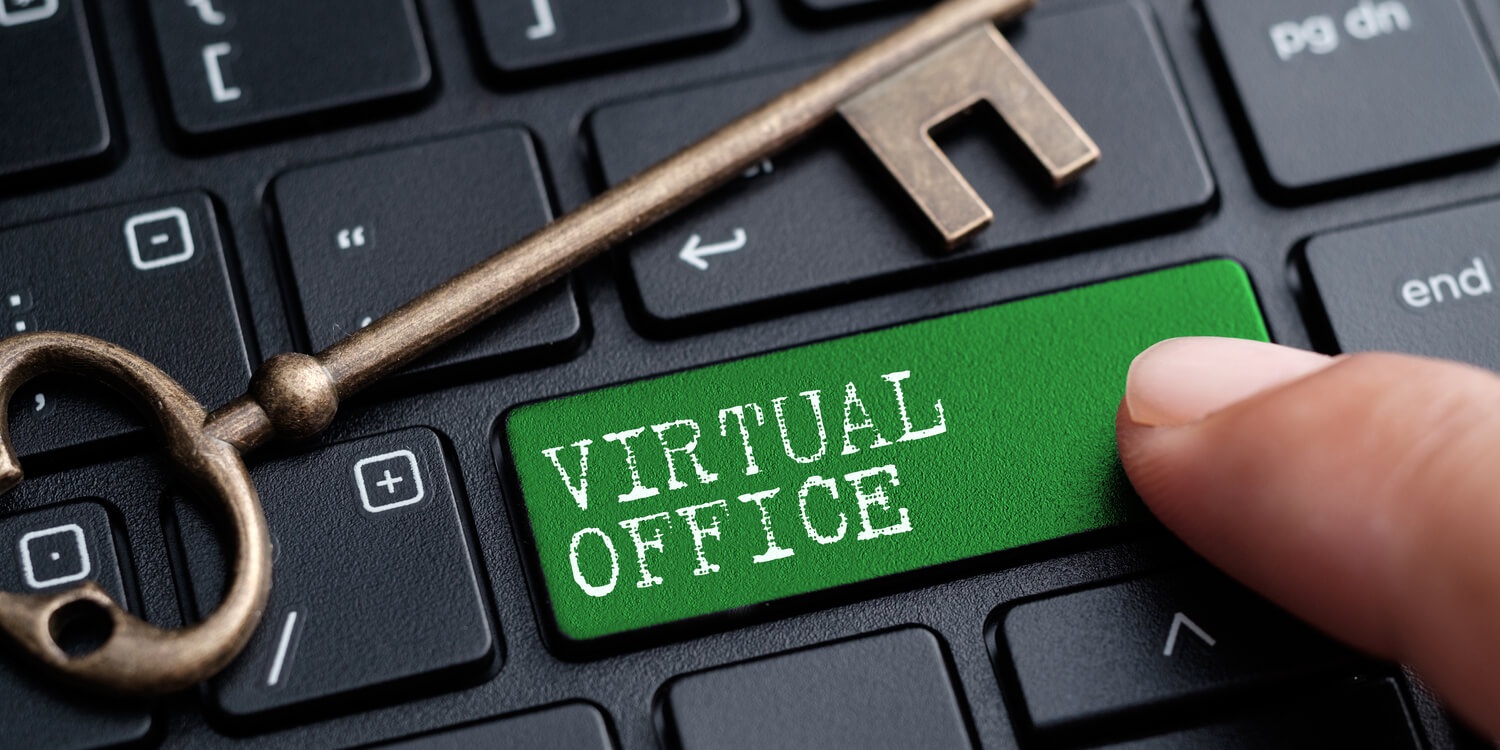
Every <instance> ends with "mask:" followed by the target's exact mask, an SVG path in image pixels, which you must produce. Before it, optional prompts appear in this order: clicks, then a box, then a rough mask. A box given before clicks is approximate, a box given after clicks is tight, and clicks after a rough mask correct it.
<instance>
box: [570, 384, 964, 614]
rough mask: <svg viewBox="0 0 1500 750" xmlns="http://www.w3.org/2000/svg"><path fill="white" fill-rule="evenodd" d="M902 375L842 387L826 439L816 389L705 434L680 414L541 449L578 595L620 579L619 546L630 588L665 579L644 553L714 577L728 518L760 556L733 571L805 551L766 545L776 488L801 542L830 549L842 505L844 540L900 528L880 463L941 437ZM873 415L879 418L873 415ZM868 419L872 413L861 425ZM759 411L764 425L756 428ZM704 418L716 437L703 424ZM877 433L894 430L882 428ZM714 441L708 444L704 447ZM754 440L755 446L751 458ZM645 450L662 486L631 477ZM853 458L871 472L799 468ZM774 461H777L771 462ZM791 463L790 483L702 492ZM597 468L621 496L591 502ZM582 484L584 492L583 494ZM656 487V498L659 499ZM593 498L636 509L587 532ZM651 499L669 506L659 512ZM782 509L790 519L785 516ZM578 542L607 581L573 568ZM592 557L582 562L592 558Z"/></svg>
mask: <svg viewBox="0 0 1500 750" xmlns="http://www.w3.org/2000/svg"><path fill="white" fill-rule="evenodd" d="M911 378H912V373H911V372H910V371H901V372H892V373H887V374H885V375H881V376H880V378H879V380H878V381H877V380H874V379H872V380H871V382H870V383H867V384H864V386H865V388H866V394H868V396H866V395H862V393H861V391H860V388H859V387H857V386H856V384H855V383H853V382H850V383H847V384H845V386H844V392H843V394H841V395H842V398H843V406H842V408H841V409H839V410H838V411H835V410H834V409H827V411H828V412H829V414H828V416H830V417H832V416H833V414H836V413H838V412H842V417H843V419H842V426H843V429H842V430H841V431H837V432H835V433H834V434H832V435H830V434H829V432H830V431H829V429H828V425H829V423H828V422H827V421H825V415H824V412H825V405H828V406H831V405H832V403H837V401H836V399H837V398H838V395H837V394H836V395H835V396H834V397H833V399H825V394H824V393H823V392H822V391H818V390H810V391H804V392H802V393H799V394H797V396H796V397H791V396H781V397H777V398H774V399H772V400H771V402H770V404H769V408H767V407H766V406H764V405H762V404H759V403H750V404H736V405H733V406H727V407H724V408H721V409H719V410H718V413H717V415H716V418H714V420H713V421H712V422H709V425H710V428H711V429H710V431H707V432H705V430H704V429H703V427H702V424H701V423H700V422H699V421H698V420H696V419H691V418H683V419H675V420H671V421H666V422H661V423H659V424H653V425H650V426H649V427H648V426H640V427H634V428H631V429H625V430H618V431H615V432H610V433H607V434H604V435H602V436H601V437H600V441H602V443H596V442H595V440H594V439H592V438H583V439H581V440H578V441H576V442H574V443H572V444H570V445H559V446H555V447H551V448H547V449H545V450H543V451H542V453H543V455H545V456H546V457H547V458H548V459H549V460H550V461H551V463H552V466H553V467H554V468H556V469H557V477H558V479H559V481H560V482H561V488H562V489H565V490H566V492H567V495H568V496H569V497H571V498H572V500H573V502H574V503H575V504H576V506H577V509H578V512H579V515H578V519H579V525H580V528H579V529H578V531H577V532H576V533H574V534H573V536H572V541H571V543H570V546H569V551H568V557H569V561H570V562H571V564H572V572H573V581H574V582H575V583H576V584H577V585H578V587H579V588H580V589H582V591H583V592H584V593H586V594H588V595H589V596H593V597H603V596H608V595H609V594H610V593H611V592H613V591H614V590H615V588H616V586H617V584H618V583H619V580H620V566H621V563H620V555H619V554H618V552H617V549H618V548H619V547H624V548H625V549H627V550H633V551H634V557H635V562H636V563H637V566H638V567H639V570H640V577H639V579H638V580H636V582H635V585H636V587H637V588H649V587H652V586H659V585H662V584H664V583H667V581H666V580H664V578H663V576H662V575H660V574H658V573H656V572H653V557H654V556H664V555H671V554H674V553H677V554H687V550H688V549H689V548H691V550H692V553H691V554H693V555H695V556H696V561H697V565H696V567H695V568H693V571H692V573H693V575H694V576H708V575H713V574H715V573H718V572H719V571H721V570H722V569H723V567H722V566H723V565H729V564H735V561H733V560H725V559H721V557H720V556H719V555H716V554H715V550H713V549H712V545H711V544H710V543H708V541H707V540H709V539H714V540H720V539H722V538H723V534H724V533H725V532H724V526H725V525H727V524H730V523H747V524H756V525H758V526H759V527H760V530H761V532H762V533H763V536H764V541H765V547H764V551H762V552H759V553H758V554H754V555H753V556H749V559H748V560H744V561H740V563H741V564H745V565H760V564H765V563H770V562H773V561H776V560H782V559H785V558H789V557H792V556H794V555H796V554H797V550H798V549H803V548H805V545H804V544H802V543H800V542H798V541H795V540H787V539H781V540H778V539H777V538H776V536H775V534H774V532H773V531H772V529H773V525H774V526H776V527H778V528H779V527H781V524H773V513H774V512H777V509H779V508H788V506H787V504H785V503H783V502H778V501H776V498H777V497H778V495H780V494H781V493H782V491H783V489H789V490H790V491H791V492H795V493H796V499H797V500H796V507H797V512H798V513H799V514H800V515H801V527H802V529H803V531H805V532H806V535H807V539H808V540H810V541H811V542H813V543H815V544H816V545H831V544H836V543H839V542H842V541H844V540H845V539H846V537H847V536H848V534H849V531H850V513H846V512H844V510H838V511H836V512H835V511H834V510H829V509H828V508H839V507H843V508H845V509H847V510H850V511H852V514H853V515H854V516H856V517H857V520H856V523H857V525H858V530H857V531H856V533H855V534H854V536H853V539H854V541H855V542H856V543H857V542H868V541H871V540H874V539H878V538H880V537H883V536H891V535H896V534H903V533H906V532H908V531H911V530H912V528H913V526H912V523H913V521H912V516H911V513H910V511H909V510H908V509H907V508H906V507H902V506H900V505H899V504H897V503H896V502H895V501H894V499H893V497H892V495H893V490H894V488H896V487H899V486H900V484H901V481H900V476H899V473H898V471H897V468H896V465H895V463H892V459H893V458H894V456H895V455H896V454H897V452H898V451H899V449H898V448H896V446H899V445H901V444H903V443H911V442H913V441H919V440H927V439H930V438H935V437H938V436H940V435H943V434H944V433H946V432H947V431H948V424H947V417H946V415H945V414H944V412H943V403H942V401H941V400H940V399H938V400H934V401H933V402H932V405H931V406H930V407H929V408H926V409H910V410H909V409H908V396H907V390H908V386H906V385H903V384H905V383H907V381H908V380H910V379H911ZM830 401H831V402H832V403H830ZM867 404H868V405H867ZM882 411H886V412H887V413H884V414H882V413H881V412H882ZM913 412H916V413H917V414H919V415H924V416H925V415H926V414H931V415H933V416H932V417H931V418H929V419H926V420H924V422H925V426H922V427H918V426H917V425H915V424H913ZM872 414H873V415H874V417H879V418H878V419H876V418H873V417H872ZM767 416H770V417H771V419H772V420H773V421H774V423H775V424H774V425H772V424H770V423H768V421H767V419H766V418H767ZM705 421H706V420H705ZM715 423H716V426H717V430H713V429H712V427H713V426H715ZM877 423H879V424H886V425H891V426H894V425H898V424H899V425H900V433H899V434H896V435H892V434H887V433H882V431H881V430H880V428H878V427H877ZM833 424H835V425H836V424H838V423H833ZM648 430H649V432H650V435H648V434H647V431H648ZM887 431H888V432H890V433H893V432H894V430H891V429H890V428H889V427H888V428H887ZM775 437H779V439H780V440H779V442H780V448H781V450H780V451H779V452H768V451H765V450H764V449H763V446H764V445H765V444H766V442H767V441H772V440H773V438H775ZM892 437H894V439H891V438H892ZM714 442H717V443H719V445H712V443H714ZM757 445H760V446H762V449H761V450H759V451H758V450H757ZM605 446H608V449H607V450H608V453H609V455H607V457H606V460H607V461H608V463H603V464H601V462H600V461H599V457H600V455H601V454H602V453H604V451H602V450H600V449H601V448H604V447H605ZM645 451H653V452H656V451H659V452H660V454H661V456H662V458H663V460H664V461H665V464H666V480H667V481H666V485H665V488H663V487H658V486H650V485H648V484H646V483H644V482H643V481H642V479H641V470H640V464H641V456H642V455H643V452H645ZM861 451H867V452H868V453H869V456H870V463H871V464H873V465H872V466H870V467H868V468H865V469H861V470H858V471H849V472H840V474H841V476H839V475H835V476H830V477H826V478H825V477H823V476H821V475H819V474H817V473H809V472H812V471H815V470H816V469H817V467H818V465H819V464H822V463H825V462H828V461H830V460H832V456H833V455H834V454H837V455H838V456H839V457H844V456H852V455H855V454H859V453H860V452H861ZM731 455H732V456H733V457H734V460H733V463H732V465H710V464H711V461H705V460H704V459H705V458H710V459H713V458H718V459H719V460H720V461H723V460H724V457H726V456H731ZM653 458H654V457H653ZM788 462H789V463H788ZM778 463H779V464H781V465H780V466H775V465H773V464H778ZM798 466H800V467H803V470H802V471H801V472H798V474H807V476H806V477H805V479H802V480H801V482H800V484H798V486H796V487H795V488H787V487H781V486H770V487H764V488H761V489H759V490H756V491H752V492H743V493H738V494H737V496H736V497H735V498H734V500H735V502H731V501H730V499H729V498H722V497H718V498H716V497H713V495H714V494H715V493H714V489H713V488H712V487H711V486H712V485H713V484H715V483H716V482H718V481H719V480H720V477H721V475H722V473H724V472H735V473H739V474H742V475H743V476H744V477H754V476H757V475H760V474H761V473H762V472H763V471H765V472H766V473H767V474H770V475H778V476H784V475H785V472H786V471H787V470H791V469H793V468H794V467H798ZM602 472H619V474H618V479H617V481H615V482H609V484H618V485H619V486H621V487H623V486H624V485H625V484H626V482H625V481H624V477H625V476H626V475H628V476H629V482H628V484H629V490H628V491H626V492H622V493H618V494H615V493H610V494H609V496H601V495H602V494H603V493H601V492H599V491H598V489H597V488H598V486H599V485H600V484H601V483H602V482H600V481H599V479H600V475H601V473H602ZM591 480H593V481H592V484H593V486H594V487H595V488H596V489H594V490H593V491H592V492H591V489H590V486H591ZM694 486H697V487H699V488H700V490H699V491H698V492H696V493H685V497H684V499H681V500H677V501H676V502H671V503H664V502H663V500H665V499H667V498H671V497H673V494H672V493H676V492H678V491H680V490H686V489H690V488H692V487H694ZM841 486H842V487H843V489H841ZM663 489H665V492H666V493H667V494H665V495H663ZM705 495H706V496H705ZM846 498H852V503H851V504H849V505H840V504H839V503H841V502H842V501H844V500H845V499H846ZM599 503H632V504H639V505H640V508H641V513H640V515H638V516H635V517H632V518H628V519H625V520H621V521H619V522H618V523H617V524H612V525H617V527H618V528H609V525H592V526H591V525H588V524H589V518H590V514H589V510H590V508H597V506H598V504H599ZM663 504H669V505H671V506H674V507H671V508H668V509H663V508H662V505H663ZM820 506H821V507H820ZM736 509H739V510H738V511H736ZM647 511H654V512H647ZM786 512H790V511H789V509H788V511H786ZM674 514H675V516H676V518H677V521H676V522H674V520H673V515H674ZM619 537H623V539H622V540H621V541H622V542H623V543H622V544H619V545H617V544H616V539H617V538H619ZM589 545H596V554H597V551H600V550H602V552H603V553H604V555H607V559H608V560H609V564H608V568H609V573H608V575H603V571H602V570H599V569H598V568H599V567H600V566H593V565H582V564H580V555H581V554H587V547H588V546H589ZM814 549H816V548H814ZM604 555H598V556H594V555H591V557H593V558H594V559H601V560H602V559H604Z"/></svg>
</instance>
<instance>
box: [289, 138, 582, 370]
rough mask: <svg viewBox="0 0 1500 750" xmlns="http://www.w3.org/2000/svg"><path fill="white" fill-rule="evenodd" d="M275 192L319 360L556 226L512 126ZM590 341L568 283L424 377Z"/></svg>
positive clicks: (363, 160) (374, 158) (349, 166)
mask: <svg viewBox="0 0 1500 750" xmlns="http://www.w3.org/2000/svg"><path fill="white" fill-rule="evenodd" d="M274 193H275V197H276V207H277V211H278V212H279V214H280V217H281V225H282V231H283V234H284V236H285V239H286V246H287V250H288V253H289V255H290V259H291V269H292V273H293V276H294V277H295V280H296V287H297V296H298V299H299V300H300V301H301V309H302V317H303V320H304V322H305V323H306V326H307V338H308V342H309V344H310V345H311V349H312V350H313V351H317V350H320V349H322V348H324V347H326V346H328V345H329V344H332V343H333V342H335V341H337V340H339V339H340V338H343V337H344V336H345V335H347V334H349V333H350V332H352V331H354V330H357V329H359V328H360V327H361V326H363V325H365V324H367V323H368V322H369V321H370V320H371V319H373V318H376V317H379V316H381V315H384V314H385V313H387V312H390V311H391V310H394V309H396V308H397V307H399V306H401V305H402V304H405V303H406V302H408V301H409V300H411V299H412V298H413V297H416V296H417V295H418V294H421V293H422V292H425V291H427V290H428V289H430V288H432V287H434V286H437V285H438V284H439V283H442V282H443V281H445V280H447V279H448V278H449V277H451V276H453V275H454V274H456V273H458V272H459V271H462V270H464V269H465V268H468V267H469V266H470V265H473V264H474V263H476V262H478V261H480V260H483V259H484V258H487V257H489V256H491V255H493V254H495V253H496V252H498V251H499V250H500V249H501V248H503V247H505V246H506V245H509V244H510V243H512V242H515V241H516V240H519V239H521V238H522V237H525V236H526V235H528V234H530V233H531V232H532V231H533V230H535V229H538V228H539V227H541V226H542V225H543V224H546V223H547V221H548V220H550V219H551V218H552V217H551V212H550V209H549V208H548V205H547V197H546V191H545V189H544V188H543V185H542V178H541V174H540V172H539V170H538V166H537V160H536V154H535V152H534V151H533V149H532V145H531V138H530V136H528V135H527V134H526V133H525V131H523V130H520V129H514V128H510V129H504V130H496V131H493V132H488V133H481V134H478V135H469V136H463V137H460V138H452V139H449V140H442V141H435V142H432V143H425V144H421V145H417V146H410V147H407V148H403V149H399V150H395V151H386V152H383V153H377V154H371V155H368V156H361V157H357V158H353V159H348V160H345V161H340V162H334V163H332V164H325V165H321V166H315V167H306V168H302V169H296V170H293V171H291V172H288V173H286V174H284V175H282V176H281V177H279V178H277V179H276V182H275V186H274ZM581 332H582V325H581V323H580V318H579V315H578V307H577V303H576V301H575V299H574V296H573V291H572V287H571V285H570V283H569V282H568V281H566V280H565V281H562V282H559V283H557V284H554V285H552V286H551V287H549V288H547V289H546V290H545V291H543V292H541V293H539V294H536V295H533V296H532V297H530V298H528V299H527V300H525V301H523V302H522V303H520V304H519V305H518V306H517V307H516V308H514V309H512V310H509V311H507V312H506V313H505V314H503V315H501V316H499V317H498V318H496V319H494V320H491V321H489V322H486V323H484V324H482V325H480V326H479V327H478V328H477V329H475V330H473V331H470V332H469V333H467V334H465V335H464V336H463V337H462V338H460V339H458V340H457V341H455V342H453V343H452V344H450V345H449V346H447V347H445V348H444V349H442V350H441V351H439V352H435V353H433V355H431V356H429V357H428V358H426V359H424V360H423V361H422V363H420V364H418V365H417V367H419V368H423V369H432V368H435V367H439V366H443V365H450V364H453V363H457V362H469V361H474V360H478V359H483V358H487V357H495V356H498V355H501V354H506V355H511V356H507V358H506V359H505V364H506V366H507V367H514V366H517V365H520V364H524V363H525V362H526V361H528V360H530V361H533V362H534V361H539V360H543V359H547V358H556V356H557V355H561V354H566V353H568V352H571V351H572V350H573V349H574V348H575V346H576V344H577V342H578V339H579V336H580V334H581Z"/></svg>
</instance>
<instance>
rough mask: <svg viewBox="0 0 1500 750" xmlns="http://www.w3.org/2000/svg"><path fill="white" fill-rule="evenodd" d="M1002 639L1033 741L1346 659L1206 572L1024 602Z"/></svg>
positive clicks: (1010, 617) (1009, 616) (1278, 613)
mask: <svg viewBox="0 0 1500 750" xmlns="http://www.w3.org/2000/svg"><path fill="white" fill-rule="evenodd" d="M997 638H999V639H1001V641H1002V646H1003V648H1004V650H1005V651H1008V652H1009V653H1010V658H1011V661H1012V663H1013V664H1014V666H1015V674H1016V677H1017V679H1018V682H1019V684H1020V688H1021V696H1022V699H1023V702H1024V705H1025V707H1026V710H1027V712H1028V714H1029V715H1030V718H1031V721H1032V724H1033V725H1034V726H1035V727H1036V728H1037V729H1039V730H1048V729H1052V728H1054V727H1057V726H1059V725H1062V724H1065V723H1068V722H1074V721H1081V720H1087V719H1100V718H1105V717H1112V716H1116V715H1119V714H1122V713H1124V712H1127V711H1131V710H1136V709H1153V710H1162V709H1164V708H1167V707H1168V706H1167V704H1169V703H1170V702H1172V701H1175V700H1180V699H1184V698H1189V697H1197V698H1201V697H1203V696H1205V695H1208V694H1213V693H1217V694H1221V695H1222V694H1229V693H1231V692H1233V691H1239V690H1245V689H1249V688H1253V687H1257V686H1260V685H1265V684H1271V683H1273V682H1274V681H1276V680H1278V679H1282V678H1285V677H1287V676H1290V675H1301V674H1306V673H1308V672H1311V671H1317V670H1320V669H1326V668H1328V667H1329V666H1330V665H1331V664H1336V663H1340V662H1343V661H1345V660H1347V659H1349V658H1350V657H1349V656H1348V654H1347V652H1345V651H1344V650H1343V649H1341V648H1339V647H1337V646H1335V645H1333V644H1332V643H1331V642H1329V641H1328V640H1326V639H1325V638H1323V637H1322V636H1321V635H1319V634H1317V633H1315V632H1314V631H1313V630H1311V629H1310V628H1308V627H1307V626H1305V625H1303V624H1302V623H1300V622H1298V621H1296V620H1294V619H1292V617H1291V616H1289V615H1287V614H1285V613H1283V612H1281V611H1280V610H1278V609H1276V608H1274V607H1272V606H1271V605H1270V604H1267V603H1266V602H1265V601H1264V600H1262V599H1260V598H1258V597H1256V596H1254V595H1253V594H1251V593H1249V592H1248V591H1246V590H1245V589H1243V588H1241V587H1240V586H1239V585H1237V584H1235V583H1233V582H1231V581H1229V580H1228V579H1226V578H1224V577H1223V576H1221V575H1219V574H1217V573H1212V572H1209V571H1206V570H1189V571H1180V572H1172V573H1165V574H1158V575H1154V576H1149V577H1146V578H1138V579H1134V580H1130V581H1126V582H1124V583H1116V584H1111V585H1107V586H1100V587H1097V588H1090V589H1084V590H1082V591H1076V592H1073V593H1068V594H1062V595H1058V596H1052V597H1048V598H1045V599H1038V600H1034V601H1030V602H1025V603H1022V604H1020V605H1018V606H1016V607H1014V608H1013V609H1011V610H1010V611H1008V612H1006V614H1005V618H1004V621H1003V623H1002V625H1001V627H1000V629H999V632H998V633H997ZM996 651H997V653H1000V652H1001V649H997V650H996ZM1002 658H1003V657H1002Z"/></svg>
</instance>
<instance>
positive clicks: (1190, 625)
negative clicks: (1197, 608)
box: [1161, 612, 1215, 656]
mask: <svg viewBox="0 0 1500 750" xmlns="http://www.w3.org/2000/svg"><path fill="white" fill-rule="evenodd" d="M1184 625H1186V626H1187V629H1188V630H1191V631H1192V632H1193V635H1196V636H1198V637H1199V638H1202V639H1203V642H1204V643H1207V644H1208V645H1209V646H1213V645H1214V643H1215V641H1214V637H1213V636H1211V635H1209V634H1208V633H1207V632H1206V631H1205V630H1204V629H1203V628H1200V627H1198V623H1196V622H1193V621H1192V620H1190V619H1188V616H1187V615H1185V614H1183V613H1181V612H1178V613H1177V614H1174V615H1172V629H1171V630H1168V631H1167V647H1166V648H1164V649H1162V650H1161V655H1162V656H1171V655H1172V651H1173V649H1175V648H1177V631H1179V630H1181V629H1182V627H1183V626H1184Z"/></svg>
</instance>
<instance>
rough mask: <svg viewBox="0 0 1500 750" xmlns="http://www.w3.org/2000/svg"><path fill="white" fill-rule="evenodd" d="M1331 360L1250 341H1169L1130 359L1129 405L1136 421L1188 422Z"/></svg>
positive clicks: (1159, 423)
mask: <svg viewBox="0 0 1500 750" xmlns="http://www.w3.org/2000/svg"><path fill="white" fill-rule="evenodd" d="M1333 361H1334V360H1333V357H1329V356H1326V355H1322V354H1316V353H1314V352H1309V351H1304V350H1302V349H1293V348H1291V347H1287V346H1279V345H1277V344H1267V343H1264V342H1260V341H1249V340H1246V339H1225V338H1211V337H1190V338H1180V339H1167V340H1166V341H1163V342H1161V343H1159V344H1156V345H1154V346H1152V347H1151V348H1149V349H1147V350H1146V351H1143V352H1141V353H1140V354H1139V355H1137V356H1136V358H1135V361H1134V362H1131V363H1130V373H1129V374H1128V375H1126V376H1125V408H1126V410H1127V412H1128V413H1129V414H1130V418H1131V420H1132V421H1134V422H1135V423H1136V424H1140V425H1146V426H1148V427H1169V426H1176V425H1184V424H1189V423H1191V422H1196V421H1198V420H1200V419H1203V418H1204V417H1206V416H1208V415H1210V414H1213V413H1214V412H1216V411H1220V410H1222V409H1224V408H1226V407H1228V406H1230V405H1231V404H1234V403H1237V402H1239V401H1243V400H1245V399H1247V398H1249V397H1251V396H1254V395H1255V394H1257V393H1260V392H1262V391H1266V390H1269V389H1271V388H1275V387H1276V386H1279V385H1282V384H1283V383H1289V382H1291V381H1293V380H1297V379H1298V378H1301V377H1303V376H1305V375H1309V374H1312V373H1314V372H1317V371H1318V370H1321V369H1323V368H1324V367H1327V366H1329V365H1331V364H1333Z"/></svg>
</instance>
